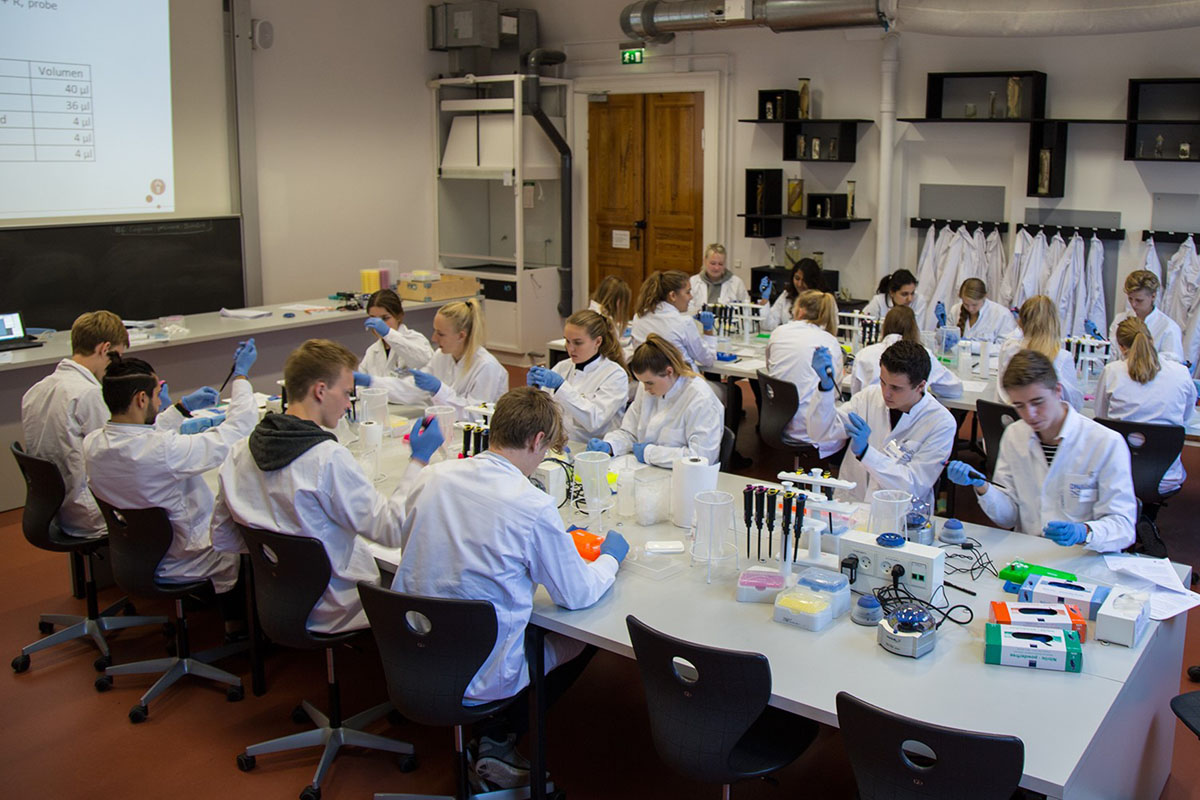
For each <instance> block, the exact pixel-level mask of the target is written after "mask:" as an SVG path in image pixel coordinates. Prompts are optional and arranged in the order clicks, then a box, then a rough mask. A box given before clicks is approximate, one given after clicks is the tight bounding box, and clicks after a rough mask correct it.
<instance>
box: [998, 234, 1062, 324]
mask: <svg viewBox="0 0 1200 800" xmlns="http://www.w3.org/2000/svg"><path fill="white" fill-rule="evenodd" d="M1049 255H1050V252H1049V245H1048V244H1047V243H1046V234H1045V233H1043V232H1042V231H1038V232H1037V235H1036V236H1034V235H1030V233H1029V229H1028V228H1021V230H1020V231H1019V232H1018V233H1017V242H1016V245H1015V246H1014V248H1013V265H1012V267H1011V268H1010V269H1009V275H1010V277H1011V279H1012V281H1011V287H1012V294H1011V295H1007V299H1006V300H1005V305H1008V306H1010V307H1011V308H1020V307H1021V306H1022V305H1024V303H1025V301H1026V300H1028V299H1029V298H1031V297H1033V296H1035V295H1036V294H1037V293H1038V287H1039V286H1041V283H1042V273H1043V272H1045V271H1046V270H1047V269H1048V267H1047V266H1046V265H1047V264H1050V263H1051V262H1050V260H1049ZM1006 285H1008V284H1007V283H1006Z"/></svg>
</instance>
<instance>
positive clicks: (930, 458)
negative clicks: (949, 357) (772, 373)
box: [807, 309, 958, 508]
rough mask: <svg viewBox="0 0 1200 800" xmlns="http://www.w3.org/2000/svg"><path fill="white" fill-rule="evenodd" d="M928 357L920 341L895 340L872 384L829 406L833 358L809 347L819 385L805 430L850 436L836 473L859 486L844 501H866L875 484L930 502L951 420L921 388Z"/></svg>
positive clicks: (841, 438) (950, 442)
mask: <svg viewBox="0 0 1200 800" xmlns="http://www.w3.org/2000/svg"><path fill="white" fill-rule="evenodd" d="M894 310H895V309H893V311H894ZM932 363H933V359H932V358H930V356H929V351H927V350H926V349H925V347H924V346H923V345H922V344H921V343H920V342H910V341H905V340H901V341H898V342H896V343H895V344H893V345H891V346H889V347H888V348H887V349H886V350H884V351H883V356H882V357H881V358H880V362H879V382H878V383H876V384H874V385H872V386H869V387H867V388H866V389H864V390H863V391H861V392H859V393H858V394H855V395H853V396H852V397H851V398H850V400H849V401H848V402H846V403H842V404H841V405H835V404H836V401H835V396H836V393H835V391H834V390H835V384H834V382H833V374H834V373H833V357H832V355H831V354H830V352H829V350H828V349H827V348H824V347H818V348H817V349H816V351H815V352H814V353H813V360H812V368H813V371H814V372H815V373H816V375H817V380H818V384H817V387H818V391H817V393H816V395H814V396H813V399H812V400H811V401H810V402H809V404H808V415H807V422H808V430H809V433H810V434H811V435H812V436H813V437H814V438H816V439H820V440H822V441H836V442H839V443H841V442H845V441H846V440H847V439H848V440H849V447H847V448H846V455H845V457H844V458H843V459H842V468H841V470H840V471H839V472H838V477H839V478H841V479H843V480H847V481H854V482H855V483H857V484H858V486H857V487H855V488H854V489H853V490H851V491H849V492H843V494H846V499H848V500H853V501H857V502H863V501H869V500H870V499H871V496H872V494H874V492H875V491H876V490H878V489H900V490H903V491H905V492H908V493H909V494H911V495H912V496H913V497H914V498H916V499H918V500H922V501H924V502H925V503H927V504H928V505H929V507H930V508H933V486H934V484H935V483H937V479H938V476H939V475H941V474H942V465H943V464H945V463H946V457H947V456H949V455H950V450H951V448H952V447H953V446H954V435H955V433H956V432H957V430H958V424H957V423H956V422H955V421H954V416H953V415H952V414H951V413H950V412H949V411H947V410H946V409H945V407H944V406H942V404H941V403H939V402H938V401H937V400H935V399H934V397H933V395H931V394H929V393H928V392H926V391H925V388H926V381H927V380H928V378H929V370H930V367H931V366H932ZM839 491H841V490H839Z"/></svg>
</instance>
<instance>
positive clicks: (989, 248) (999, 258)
mask: <svg viewBox="0 0 1200 800" xmlns="http://www.w3.org/2000/svg"><path fill="white" fill-rule="evenodd" d="M983 260H984V274H983V275H981V276H980V277H981V278H983V282H984V284H986V285H987V290H988V291H989V292H997V293H999V291H1000V284H1001V283H1003V282H1004V273H1005V263H1004V240H1003V239H1001V238H1000V232H999V231H997V230H996V229H995V228H993V229H992V231H991V233H989V234H988V235H987V239H986V242H985V244H984V255H983Z"/></svg>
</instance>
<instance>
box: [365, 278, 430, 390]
mask: <svg viewBox="0 0 1200 800" xmlns="http://www.w3.org/2000/svg"><path fill="white" fill-rule="evenodd" d="M364 327H365V328H366V329H367V330H368V331H371V333H372V334H374V336H375V342H374V343H373V344H372V345H371V346H370V347H368V348H367V352H366V353H365V354H364V355H363V357H362V362H361V363H360V364H359V367H358V368H359V370H360V371H362V372H365V373H367V374H368V375H371V376H374V377H378V378H383V377H389V376H394V375H396V373H397V371H402V370H405V369H421V368H422V367H424V366H425V365H426V364H428V363H429V359H431V358H433V348H432V347H431V346H430V344H429V340H428V339H426V338H425V337H424V336H423V335H421V334H420V333H418V332H417V331H414V330H413V329H412V328H410V327H408V326H407V325H405V324H404V304H403V303H402V302H401V301H400V295H398V294H396V293H395V292H393V291H392V290H391V289H380V290H379V291H378V292H375V293H374V294H373V295H371V297H370V299H369V300H367V319H366V322H365V324H364Z"/></svg>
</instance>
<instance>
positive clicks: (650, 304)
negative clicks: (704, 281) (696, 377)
mask: <svg viewBox="0 0 1200 800" xmlns="http://www.w3.org/2000/svg"><path fill="white" fill-rule="evenodd" d="M691 303H692V286H691V283H690V282H689V281H688V276H687V275H686V274H684V273H682V272H680V271H679V270H674V269H672V270H667V271H666V272H662V271H655V272H652V273H650V275H648V276H647V277H646V280H644V281H642V288H641V289H640V290H639V291H638V299H637V304H636V310H637V315H636V316H635V317H634V318H633V326H632V327H633V345H634V347H637V346H638V345H640V344H642V342H644V341H646V339H647V337H649V335H650V334H652V333H657V334H658V335H659V336H661V337H663V338H664V339H666V340H667V341H668V342H670V343H671V344H673V345H674V346H675V347H676V348H677V349H678V350H679V352H680V353H682V354H683V358H684V361H686V362H687V363H688V364H689V365H690V366H693V367H708V366H711V365H712V364H713V363H714V362H715V361H716V360H717V337H716V336H715V335H714V333H715V331H714V328H713V326H714V319H713V313H712V312H711V311H701V312H700V314H699V318H700V325H701V327H703V329H704V335H703V336H701V335H700V332H699V331H697V330H696V323H695V322H694V321H693V320H692V317H691V316H690V315H689V314H688V313H687V310H688V307H689V306H690V305H691Z"/></svg>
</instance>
